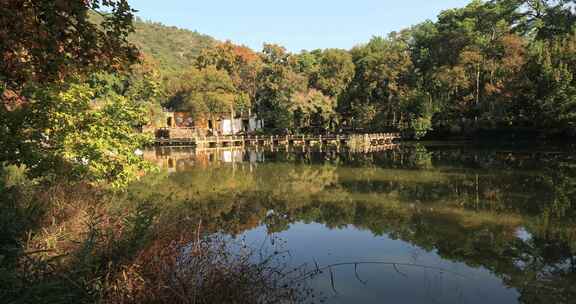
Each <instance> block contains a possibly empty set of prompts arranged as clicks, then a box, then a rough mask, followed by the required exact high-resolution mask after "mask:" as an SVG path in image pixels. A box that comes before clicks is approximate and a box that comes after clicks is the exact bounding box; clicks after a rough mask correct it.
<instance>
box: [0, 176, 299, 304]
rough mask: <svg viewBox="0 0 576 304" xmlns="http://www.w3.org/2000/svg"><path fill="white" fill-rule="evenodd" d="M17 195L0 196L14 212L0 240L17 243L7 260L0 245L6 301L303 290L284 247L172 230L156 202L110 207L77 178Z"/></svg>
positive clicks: (230, 297)
mask: <svg viewBox="0 0 576 304" xmlns="http://www.w3.org/2000/svg"><path fill="white" fill-rule="evenodd" d="M16 197H17V195H13V196H12V197H10V198H8V197H6V196H2V198H1V199H2V201H0V203H1V204H2V205H0V207H1V208H2V210H1V211H2V212H4V211H6V210H10V212H12V213H13V214H15V215H17V216H15V218H14V223H12V224H10V225H12V226H14V227H16V224H21V227H20V228H19V229H16V230H14V231H12V230H10V231H8V230H6V231H2V234H5V235H2V239H1V240H2V241H4V239H5V238H6V239H8V237H7V235H8V234H9V238H10V239H12V240H17V242H13V243H14V244H13V245H14V246H12V247H11V249H10V250H12V251H11V252H13V253H14V254H13V256H14V257H15V258H14V259H7V258H5V251H4V249H2V251H0V272H2V274H0V296H2V298H3V299H4V300H3V301H5V302H3V303H111V304H116V303H118V304H123V303H170V304H175V303H295V302H300V301H301V300H303V299H304V298H305V297H306V296H307V295H309V294H310V290H307V289H306V288H304V287H303V286H300V285H298V284H300V283H296V282H293V281H291V280H290V277H291V276H290V274H293V273H295V272H296V271H297V270H294V269H289V268H288V266H287V264H286V263H284V262H283V261H284V260H285V259H286V258H287V254H286V253H284V252H281V251H276V250H273V251H270V252H262V250H260V249H258V250H257V249H254V248H250V247H248V246H244V245H241V244H240V243H238V242H237V241H233V240H230V239H228V238H226V237H222V236H219V235H211V234H210V233H209V232H208V231H206V233H203V232H202V231H201V229H200V228H199V227H197V229H192V230H190V229H188V230H181V231H180V232H179V234H177V235H174V233H175V231H177V230H174V229H164V228H163V226H166V225H164V224H162V223H160V222H158V219H159V218H161V217H160V216H158V214H159V210H157V209H155V207H154V204H149V203H141V204H138V205H137V206H135V207H132V208H128V207H126V208H123V209H122V208H121V209H120V211H118V208H114V210H116V212H114V213H113V212H111V211H110V210H112V208H110V204H113V203H114V202H111V201H109V198H108V197H107V196H106V195H105V193H102V192H99V191H97V190H96V189H93V188H90V187H88V186H82V185H76V186H75V187H70V186H63V185H59V186H52V187H49V188H43V189H42V191H35V193H34V194H33V195H30V196H27V197H24V196H19V197H17V198H18V200H19V201H18V203H17V204H7V203H6V199H11V200H13V199H15V198H16ZM29 206H34V208H31V207H29ZM32 211H34V212H33V213H32ZM5 214H7V213H5ZM32 218H33V219H32ZM24 221H26V223H24ZM0 245H4V242H2V243H1V244H0ZM0 248H3V247H0Z"/></svg>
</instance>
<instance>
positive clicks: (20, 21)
mask: <svg viewBox="0 0 576 304" xmlns="http://www.w3.org/2000/svg"><path fill="white" fill-rule="evenodd" d="M99 10H101V11H106V12H107V13H98V11H99ZM91 12H96V14H99V15H101V21H100V22H99V24H96V23H94V22H93V21H92V18H91V15H90V14H91ZM0 15H1V16H2V18H0V41H2V43H0V56H1V57H2V60H0V96H1V100H2V106H0V147H1V148H0V162H7V163H9V164H15V165H25V166H26V167H27V168H28V169H29V173H30V174H31V175H32V176H53V177H59V176H68V177H74V178H79V179H84V178H85V179H86V180H87V181H90V182H93V183H102V182H106V183H111V184H112V185H114V186H121V185H123V184H125V183H126V182H128V181H130V180H131V179H133V178H135V177H136V176H137V172H138V171H140V170H141V169H144V168H145V164H144V163H143V161H142V160H141V159H140V158H139V157H137V156H136V155H135V154H134V152H135V149H137V148H138V147H141V145H142V143H143V141H144V140H145V137H143V136H140V135H136V131H137V128H138V127H139V126H140V125H142V124H143V123H144V122H145V121H144V116H143V113H144V112H143V111H142V104H140V103H138V102H135V101H134V100H131V99H129V98H127V97H125V96H121V95H120V94H117V93H116V92H115V91H114V89H112V88H110V87H107V85H103V84H101V83H89V80H90V78H91V77H92V76H93V75H94V74H95V73H100V72H122V71H128V70H129V67H130V66H131V65H132V64H134V63H135V62H136V61H137V59H138V52H137V50H136V48H135V47H134V46H132V45H131V44H129V43H128V42H127V36H128V34H129V33H130V32H131V31H132V30H133V28H132V19H133V10H132V9H131V8H130V6H129V5H128V3H127V1H125V0H110V1H109V0H105V1H100V0H94V1H45V0H34V1H24V0H4V1H2V3H1V5H0Z"/></svg>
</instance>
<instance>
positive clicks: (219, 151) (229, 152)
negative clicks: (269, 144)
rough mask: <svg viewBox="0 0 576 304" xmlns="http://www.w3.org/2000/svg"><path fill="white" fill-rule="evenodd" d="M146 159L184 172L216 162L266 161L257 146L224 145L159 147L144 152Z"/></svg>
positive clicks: (251, 162)
mask: <svg viewBox="0 0 576 304" xmlns="http://www.w3.org/2000/svg"><path fill="white" fill-rule="evenodd" d="M144 159H145V160H147V161H149V162H151V163H154V164H156V165H157V166H158V167H160V168H162V169H167V170H168V171H169V172H182V171H186V170H189V169H190V168H192V167H207V166H211V165H214V164H222V165H226V164H231V165H234V164H240V163H244V164H250V165H254V164H256V163H261V162H264V161H265V155H264V151H263V150H260V149H258V148H257V147H255V148H253V149H246V148H244V147H224V148H211V149H196V148H192V147H158V148H155V149H149V150H146V151H145V152H144Z"/></svg>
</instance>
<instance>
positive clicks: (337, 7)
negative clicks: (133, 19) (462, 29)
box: [130, 0, 470, 52]
mask: <svg viewBox="0 0 576 304" xmlns="http://www.w3.org/2000/svg"><path fill="white" fill-rule="evenodd" d="M469 2H470V0H285V1H274V0H203V1H201V0H132V1H130V3H131V5H132V7H133V8H135V9H136V10H138V13H137V14H136V15H137V16H139V17H141V18H143V19H145V20H151V21H158V22H161V23H164V24H166V25H171V26H177V27H180V28H185V29H190V30H196V31H198V32H200V33H203V34H208V35H210V36H212V37H214V38H216V39H218V40H222V41H224V40H231V41H233V42H235V43H237V44H243V45H246V46H249V47H251V48H252V49H255V50H261V49H262V44H263V43H265V42H266V43H277V44H280V45H283V46H284V47H286V48H287V49H288V50H290V51H292V52H299V51H300V50H303V49H306V50H313V49H319V48H321V49H324V48H343V49H350V48H352V47H353V46H355V45H358V44H360V43H365V42H367V41H368V40H370V38H371V37H373V36H385V35H387V34H388V33H390V32H392V31H398V30H401V29H403V28H406V27H409V26H411V25H414V24H417V23H420V22H422V21H425V20H427V19H430V20H435V19H436V16H437V15H438V13H440V12H441V11H442V10H445V9H449V8H455V7H463V6H465V5H466V4H467V3H469Z"/></svg>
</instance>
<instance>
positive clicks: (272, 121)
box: [143, 0, 576, 138]
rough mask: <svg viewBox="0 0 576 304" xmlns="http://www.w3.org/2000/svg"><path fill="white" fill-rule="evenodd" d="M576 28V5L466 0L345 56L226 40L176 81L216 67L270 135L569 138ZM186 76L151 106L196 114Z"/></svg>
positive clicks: (573, 125)
mask: <svg viewBox="0 0 576 304" xmlns="http://www.w3.org/2000/svg"><path fill="white" fill-rule="evenodd" d="M575 22H576V13H575V4H574V1H544V0H530V1H515V0H492V1H479V0H475V1H472V2H471V3H470V4H468V5H467V6H466V7H464V8H457V9H450V10H446V11H444V12H442V13H441V14H440V15H439V16H438V18H437V21H425V22H423V23H421V24H417V25H415V26H412V27H410V28H408V29H403V30H400V31H398V32H394V33H391V34H389V35H388V36H386V37H374V38H372V39H371V40H370V41H368V42H367V43H365V44H361V45H358V46H356V47H354V48H352V49H351V50H338V49H328V50H312V51H302V52H300V53H297V54H293V53H289V52H287V51H286V49H284V48H283V47H282V46H279V45H270V44H265V45H264V48H263V50H262V51H261V52H258V53H257V52H255V51H252V50H250V49H248V48H246V47H242V46H237V45H234V44H233V43H231V42H225V43H219V42H216V43H214V44H209V43H207V44H204V45H203V49H202V50H201V51H199V52H197V51H196V50H194V51H191V52H189V53H188V54H190V56H191V57H190V58H191V59H190V61H191V63H190V64H186V66H184V67H182V70H183V71H182V75H186V74H189V73H191V71H192V73H212V72H211V71H210V69H208V67H209V66H213V67H215V68H216V69H218V70H222V71H225V72H226V73H227V74H228V75H229V76H230V77H231V78H232V81H233V83H234V88H235V90H234V91H235V94H237V97H236V99H239V100H245V99H248V101H245V102H242V104H243V105H244V106H245V105H247V104H249V105H250V107H251V109H252V110H254V111H256V112H257V113H258V115H260V117H261V118H263V119H264V120H265V122H266V126H267V127H268V129H269V130H271V131H273V132H280V131H281V132H285V131H290V132H310V131H311V130H322V131H339V130H357V131H358V130H364V131H382V130H391V129H393V130H397V129H400V130H402V131H405V132H406V134H408V135H412V136H414V137H417V138H418V137H422V136H424V135H425V134H426V133H427V132H429V131H434V132H435V133H436V134H443V135H450V134H453V135H458V134H468V135H470V134H476V133H477V132H478V131H490V130H492V131H500V132H515V131H522V130H530V131H540V132H542V133H544V134H547V135H559V134H564V135H566V134H568V135H574V134H575V132H576V114H575V113H576V100H575V97H574V96H575V94H574V93H575V82H574V73H575V67H576V64H575V62H574V60H575V58H576V54H575V47H574V45H575V44H576V38H575V33H574V30H575V28H574V25H575ZM154 41H155V39H149V40H148V41H144V42H143V43H144V44H147V43H153V44H154V43H156V42H154ZM146 48H148V49H153V48H155V47H154V46H148V47H146ZM146 48H145V49H146ZM198 53H199V54H200V55H199V56H194V55H195V54H198ZM162 56H164V55H162ZM192 57H193V58H192ZM187 79H189V78H188V77H185V76H184V77H180V75H177V74H173V75H171V76H169V77H168V78H165V79H164V81H165V82H166V83H168V84H167V86H165V87H164V89H165V90H164V91H163V96H162V97H161V99H160V100H159V101H158V102H159V103H161V104H163V105H168V106H171V107H173V108H175V109H176V110H184V111H188V110H189V109H191V108H196V109H201V108H203V106H201V105H197V106H195V107H191V105H190V104H189V103H182V102H181V100H180V99H181V96H182V95H183V94H184V95H194V94H195V93H192V92H187V93H184V92H183V88H184V87H186V86H189V87H190V88H189V89H188V91H190V90H193V88H192V87H193V85H191V84H186V83H182V82H187V81H188V80H187ZM215 81H216V82H218V81H220V80H218V79H215ZM179 83H182V84H179ZM215 87H218V86H215ZM184 91H186V90H184ZM214 93H215V94H219V92H214ZM179 105H182V106H179ZM194 114H195V116H203V115H204V116H206V115H211V113H209V112H206V111H202V110H196V112H195V113H194Z"/></svg>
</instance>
